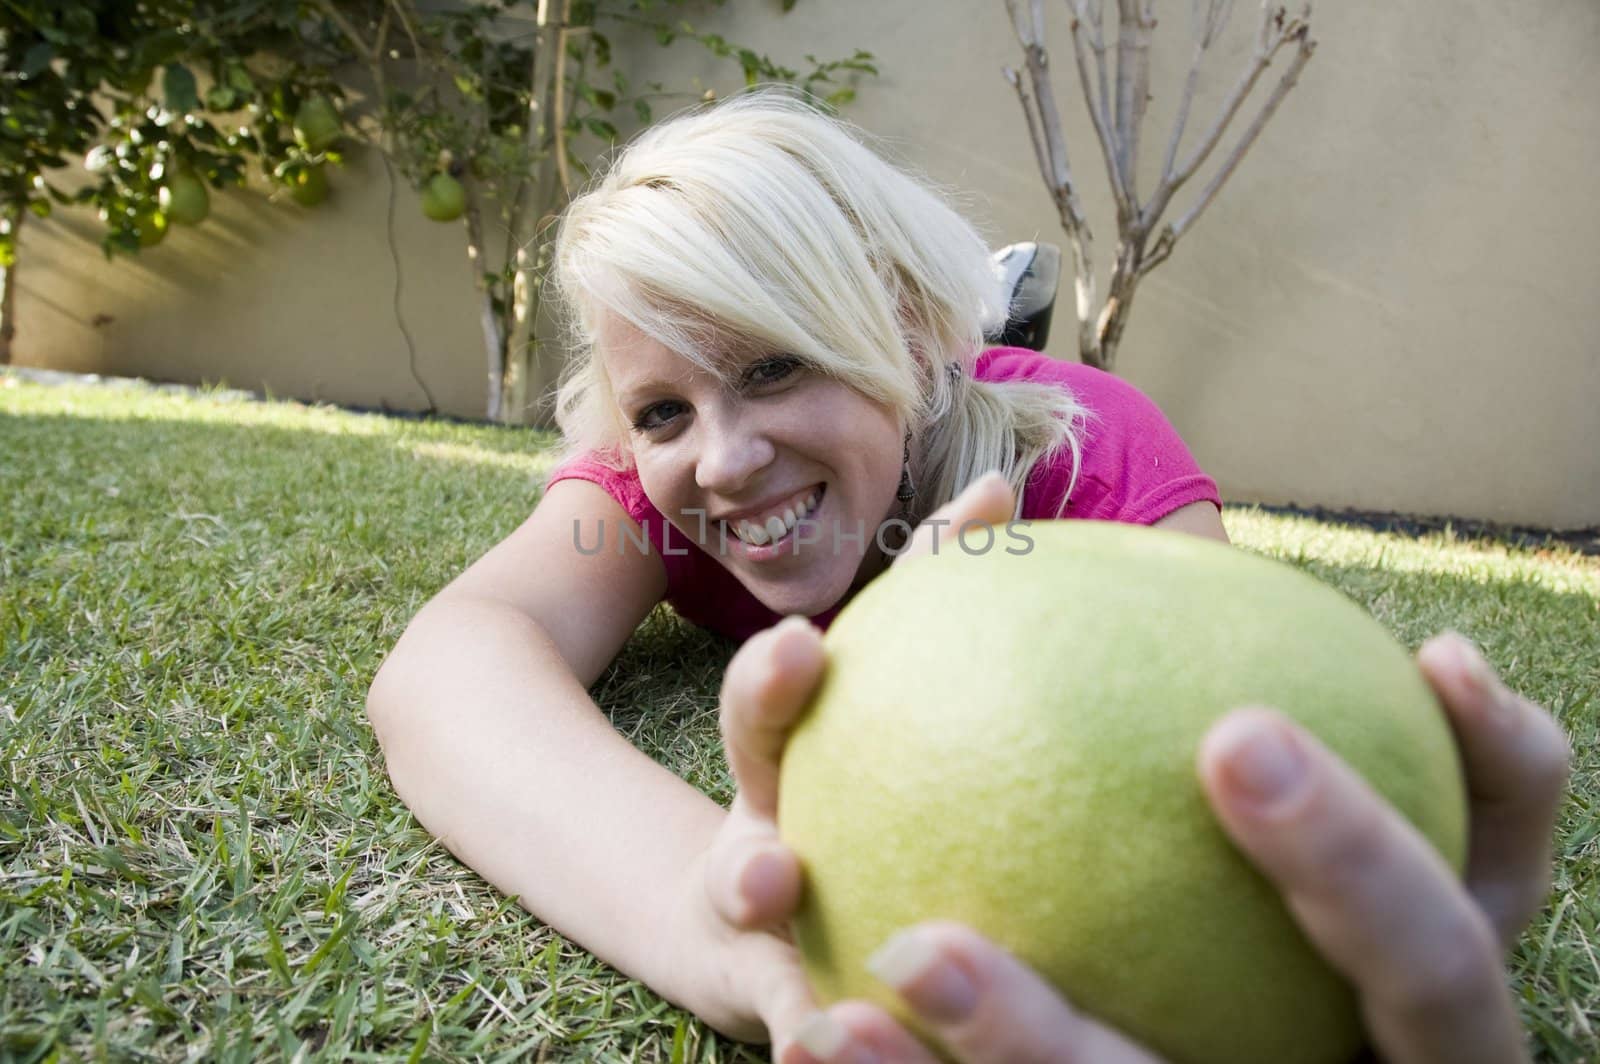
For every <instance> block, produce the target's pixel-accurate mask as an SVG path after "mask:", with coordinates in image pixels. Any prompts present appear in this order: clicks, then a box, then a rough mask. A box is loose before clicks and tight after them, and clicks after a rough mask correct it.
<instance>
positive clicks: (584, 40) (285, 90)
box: [0, 0, 876, 420]
mask: <svg viewBox="0 0 1600 1064" xmlns="http://www.w3.org/2000/svg"><path fill="white" fill-rule="evenodd" d="M725 2H726V0H451V2H443V0H432V2H418V0H247V2H238V0H140V2H139V3H137V4H132V3H126V2H122V0H65V2H54V0H5V3H4V4H3V5H0V60H3V62H4V68H3V73H0V112H3V118H0V265H3V266H4V267H5V268H6V269H5V295H4V301H3V303H0V318H3V322H4V328H5V331H6V342H5V343H4V345H3V346H0V362H3V361H6V360H7V358H8V354H9V350H8V349H9V335H10V331H11V330H12V328H13V318H14V314H13V313H12V298H11V293H12V291H13V289H14V287H15V286H14V269H15V265H16V251H17V236H18V230H19V229H20V226H21V224H22V219H23V218H24V217H25V216H26V215H27V214H28V213H32V214H35V215H38V216H41V217H47V216H48V215H49V214H50V212H51V211H52V210H54V209H56V208H58V207H63V206H71V205H87V206H90V207H93V208H95V209H97V210H98V212H99V215H100V217H101V219H102V220H103V221H104V222H105V224H106V231H105V236H104V246H105V249H106V252H107V254H108V255H112V254H119V253H123V254H138V253H139V252H140V250H141V249H143V248H148V247H150V246H152V245H154V244H157V243H159V242H160V241H161V240H162V238H163V236H164V235H165V233H166V231H167V228H168V226H169V224H172V223H175V222H182V221H189V222H191V223H192V222H196V221H199V220H200V219H203V218H204V216H205V214H206V210H207V209H208V202H207V199H206V197H208V196H209V193H208V192H207V191H206V189H208V188H209V189H220V188H225V187H229V186H239V185H244V184H246V183H247V180H248V176H249V173H250V171H251V169H252V167H254V168H256V169H258V170H259V172H260V173H262V174H263V175H265V176H266V177H268V178H269V179H270V180H272V181H274V182H277V183H280V184H282V185H283V186H284V187H285V188H286V190H288V191H289V192H290V193H291V194H292V196H293V198H294V199H295V200H296V201H298V202H300V203H302V204H305V205H312V204H315V203H316V202H319V201H320V200H321V198H322V197H323V196H324V195H325V194H326V189H327V187H328V185H329V182H328V179H327V167H328V164H334V165H337V164H338V163H340V162H341V161H342V158H343V152H344V150H345V149H346V148H347V147H348V145H350V144H351V143H353V142H361V143H365V144H368V145H371V146H373V147H376V148H377V149H379V150H380V151H381V152H382V153H383V156H384V158H385V160H386V162H387V163H389V164H390V165H392V166H393V167H394V168H395V169H396V170H398V171H399V173H401V174H403V175H404V178H405V179H406V180H407V181H409V183H410V184H411V185H412V186H413V187H414V188H416V189H417V190H418V191H419V192H420V193H421V195H422V202H423V206H424V210H425V211H426V213H427V214H428V216H429V217H432V218H435V219H438V220H452V221H453V220H455V219H456V218H460V219H462V221H463V223H464V225H465V228H466V252H467V256H466V257H467V262H468V264H469V268H470V269H471V270H472V271H473V280H474V283H475V286H476V291H477V293H478V297H479V299H480V301H481V303H482V306H481V308H480V314H479V317H480V320H481V321H482V322H483V326H484V329H483V331H484V348H485V355H486V358H487V362H488V385H487V391H488V396H487V402H486V407H487V412H488V414H489V416H490V417H491V418H494V419H500V420H516V419H520V418H522V417H523V416H524V413H525V409H526V399H527V395H526V394H525V392H526V388H527V386H528V385H529V384H530V383H531V378H532V376H533V375H534V365H533V360H534V359H536V357H537V350H536V340H535V337H534V335H533V333H534V325H533V322H534V320H535V319H536V317H537V311H538V297H539V293H538V285H539V276H540V269H541V267H542V265H543V256H544V252H545V250H546V241H547V237H548V232H549V225H548V223H549V222H550V220H551V219H553V218H554V217H555V215H556V214H558V213H559V211H560V210H561V208H562V207H563V206H564V205H565V203H566V201H567V199H568V198H569V197H570V195H571V194H572V191H573V190H574V188H575V187H576V185H577V184H579V183H581V181H582V180H583V179H584V178H585V177H586V176H587V174H588V172H589V161H590V160H591V159H592V158H594V157H595V155H596V154H597V153H600V152H603V151H605V150H606V149H608V148H610V147H611V146H612V145H614V144H615V143H616V141H617V140H618V139H619V137H620V136H621V135H622V133H623V130H624V128H625V127H626V126H628V125H632V124H645V123H648V122H650V121H651V120H652V119H653V118H654V117H655V116H656V113H657V111H658V110H659V109H660V107H661V105H662V104H663V102H665V103H666V104H668V105H670V106H672V107H674V108H676V107H678V106H682V105H683V104H686V103H688V102H690V101H692V100H694V99H695V98H696V97H697V96H698V95H699V92H700V89H699V88H698V87H696V89H695V91H694V92H689V91H687V87H672V88H669V87H667V86H664V85H662V84H660V83H655V82H642V81H641V80H640V79H639V78H638V77H636V76H635V75H633V74H632V73H630V70H629V64H628V63H627V62H626V61H625V60H624V57H622V56H620V55H619V54H617V52H616V51H615V50H614V48H613V38H614V37H618V36H619V31H621V32H622V33H626V34H628V35H629V39H630V40H640V39H643V40H647V41H653V42H654V43H655V44H656V45H658V46H661V47H671V46H674V45H691V46H697V47H700V48H703V49H705V50H706V51H707V52H708V53H710V54H711V55H712V56H715V57H716V58H717V59H719V60H721V61H725V62H727V63H730V64H733V65H735V66H736V68H737V69H738V70H739V71H740V73H741V74H742V77H743V79H744V81H745V82H746V83H747V84H755V83H757V82H763V81H786V82H792V83H795V84H798V85H800V86H801V87H803V88H805V89H806V90H807V91H809V92H811V93H813V94H814V95H815V96H816V97H817V98H818V99H819V100H821V101H824V104H825V105H831V106H842V105H844V104H847V103H848V102H850V100H851V99H852V98H853V96H854V93H855V88H854V82H855V80H856V79H857V78H858V77H859V76H861V75H864V74H865V75H870V74H875V73H876V70H875V69H874V67H873V65H872V56H871V55H870V54H868V53H866V52H862V51H859V50H858V51H855V52H854V53H853V54H851V55H849V56H847V57H844V58H839V59H832V60H823V59H819V58H817V57H815V56H811V55H807V56H806V57H805V65H804V66H803V67H801V68H799V69H796V68H793V67H789V66H785V65H783V64H781V63H779V62H777V61H775V60H774V59H772V58H770V57H769V56H767V55H765V54H763V53H761V52H758V51H756V50H755V49H752V48H749V47H745V46H743V45H740V44H738V43H736V42H733V41H730V40H727V39H726V38H724V37H723V36H721V35H718V34H715V33H708V32H703V31H701V30H699V29H697V28H696V27H695V25H694V24H693V23H692V22H691V21H690V18H691V17H698V14H699V13H704V12H707V11H710V10H713V9H715V8H717V7H721V6H723V5H724V3H725ZM793 6H794V0H783V3H782V4H781V8H782V11H784V12H787V11H788V10H789V9H790V8H792V7H793ZM357 99H359V100H360V101H362V105H361V107H360V108H359V109H358V108H355V107H348V106H345V104H346V101H347V100H348V101H354V100H357ZM80 161H81V162H82V164H83V168H84V169H86V170H87V171H88V174H89V178H88V180H87V181H85V180H84V179H83V177H82V173H83V171H82V170H80V169H79V168H78V166H77V164H78V163H79V162H80ZM419 383H420V382H419ZM508 386H509V387H510V390H511V393H512V394H510V395H509V396H507V395H506V394H505V392H506V389H507V387H508ZM429 401H430V405H431V397H430V400H429Z"/></svg>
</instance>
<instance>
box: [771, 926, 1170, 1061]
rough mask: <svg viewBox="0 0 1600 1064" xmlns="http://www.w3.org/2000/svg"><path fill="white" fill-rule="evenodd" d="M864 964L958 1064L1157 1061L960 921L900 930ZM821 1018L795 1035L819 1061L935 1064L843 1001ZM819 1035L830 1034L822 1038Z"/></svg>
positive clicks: (896, 1032)
mask: <svg viewBox="0 0 1600 1064" xmlns="http://www.w3.org/2000/svg"><path fill="white" fill-rule="evenodd" d="M867 963H868V967H869V969H871V970H872V972H873V974H874V975H876V976H877V977H878V978H880V979H882V980H883V981H884V982H885V983H887V984H888V985H890V986H891V987H893V988H894V989H895V990H896V991H897V992H898V993H899V994H900V996H901V997H902V998H903V999H904V1000H905V1002H906V1004H907V1005H908V1006H909V1007H910V1009H911V1010H912V1012H913V1013H914V1014H915V1015H916V1016H917V1018H918V1019H919V1020H920V1021H921V1022H922V1023H923V1024H925V1025H926V1026H927V1028H928V1030H929V1031H930V1032H931V1033H932V1034H933V1035H934V1036H935V1037H936V1038H937V1039H938V1040H939V1041H940V1043H941V1044H942V1048H943V1049H944V1050H945V1051H946V1052H947V1053H948V1054H949V1055H950V1056H951V1057H953V1058H954V1059H955V1060H958V1061H962V1062H964V1064H1002V1062H1004V1064H1030V1062H1034V1061H1038V1062H1044V1061H1051V1062H1056V1064H1075V1062H1080V1061H1081V1062H1089V1061H1093V1062H1094V1064H1159V1062H1158V1060H1157V1058H1156V1057H1155V1056H1153V1055H1152V1054H1151V1053H1150V1052H1149V1051H1148V1050H1145V1049H1143V1048H1141V1047H1140V1046H1138V1045H1136V1044H1134V1043H1133V1042H1131V1041H1129V1040H1128V1039H1127V1038H1125V1037H1123V1036H1122V1035H1121V1034H1118V1033H1117V1032H1116V1031H1113V1030H1112V1029H1110V1028H1109V1027H1106V1026H1104V1025H1102V1024H1100V1023H1097V1022H1095V1021H1094V1020H1091V1019H1089V1018H1088V1017H1086V1016H1084V1015H1083V1014H1081V1013H1079V1012H1078V1011H1077V1010H1075V1009H1074V1008H1072V1006H1071V1005H1069V1004H1067V1002H1066V1001H1065V1000H1064V999H1063V998H1062V997H1061V995H1060V994H1058V993H1057V992H1056V990H1055V989H1054V988H1053V987H1051V986H1050V984H1048V983H1046V982H1045V981H1044V979H1043V978H1041V977H1040V976H1039V974H1038V973H1037V972H1034V971H1033V970H1032V969H1030V968H1028V967H1027V966H1026V965H1024V964H1023V963H1022V962H1021V961H1019V960H1017V959H1016V958H1015V957H1013V956H1012V955H1011V954H1009V953H1007V952H1006V951H1005V950H1002V949H1000V948H999V947H998V946H996V945H994V944H993V943H992V942H990V941H989V940H987V939H985V938H984V937H983V936H981V935H979V934H978V933H977V932H976V931H973V930H972V929H971V928H968V927H965V926H963V925H961V924H955V923H949V922H946V921H936V922H931V923H925V924H919V925H918V926H916V927H914V928H910V929H908V930H906V931H902V932H900V933H899V934H897V935H895V936H894V937H892V938H891V939H890V940H889V941H888V942H887V943H886V944H885V945H884V946H883V948H882V949H880V950H879V951H878V952H877V953H876V954H874V955H873V957H872V959H871V960H869V961H868V962H867ZM824 1016H826V1017H827V1019H822V1020H819V1019H816V1018H813V1019H811V1020H809V1021H807V1024H806V1025H804V1026H803V1027H802V1028H801V1030H800V1032H799V1036H800V1037H801V1038H802V1039H803V1040H806V1044H807V1048H808V1050H809V1051H810V1052H811V1054H812V1055H813V1056H815V1057H817V1058H818V1059H821V1060H830V1061H835V1060H837V1061H845V1060H851V1059H854V1058H853V1057H852V1056H851V1054H852V1053H853V1052H854V1051H855V1050H857V1049H860V1048H866V1049H869V1050H871V1051H873V1052H874V1053H876V1054H877V1056H878V1058H879V1059H882V1060H894V1061H898V1060H907V1061H915V1062H920V1061H923V1060H930V1059H934V1058H933V1057H932V1056H931V1054H929V1053H928V1051H927V1050H926V1049H925V1048H924V1047H923V1046H922V1045H921V1044H920V1043H919V1042H918V1041H917V1040H916V1039H915V1038H914V1037H913V1036H912V1035H911V1034H909V1033H907V1032H906V1031H905V1030H904V1029H903V1028H902V1027H900V1026H899V1025H898V1024H895V1023H894V1022H893V1021H892V1020H891V1019H889V1017H888V1015H887V1013H884V1012H883V1011H882V1010H880V1009H875V1008H873V1007H871V1006H867V1005H865V1004H862V1003H855V1002H850V1003H845V1004H842V1005H837V1006H835V1007H834V1008H833V1009H831V1010H829V1014H824ZM828 1019H831V1020H832V1021H833V1024H836V1025H837V1026H836V1028H830V1026H829V1023H828ZM839 1028H842V1029H843V1032H844V1034H843V1037H842V1038H841V1037H838V1029H839ZM819 1031H822V1032H824V1033H827V1034H830V1035H833V1036H834V1037H831V1038H830V1039H828V1040H826V1041H823V1040H820V1039H818V1038H817V1034H818V1032H819Z"/></svg>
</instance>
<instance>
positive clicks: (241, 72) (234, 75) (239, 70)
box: [227, 62, 256, 96]
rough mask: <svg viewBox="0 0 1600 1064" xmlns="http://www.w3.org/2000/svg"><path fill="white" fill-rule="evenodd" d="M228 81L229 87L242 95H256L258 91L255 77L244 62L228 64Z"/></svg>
mask: <svg viewBox="0 0 1600 1064" xmlns="http://www.w3.org/2000/svg"><path fill="white" fill-rule="evenodd" d="M227 81H228V87H229V88H230V89H232V90H233V91H234V92H236V93H238V94H239V95H241V96H254V95H255V93H256V83H255V79H254V78H252V77H251V76H250V71H248V70H246V69H245V66H244V64H243V63H240V62H230V63H229V64H228V74H227Z"/></svg>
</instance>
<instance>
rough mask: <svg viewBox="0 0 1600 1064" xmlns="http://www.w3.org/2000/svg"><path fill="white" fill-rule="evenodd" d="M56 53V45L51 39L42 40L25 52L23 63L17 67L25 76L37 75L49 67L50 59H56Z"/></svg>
mask: <svg viewBox="0 0 1600 1064" xmlns="http://www.w3.org/2000/svg"><path fill="white" fill-rule="evenodd" d="M55 55H56V49H55V46H54V45H52V44H51V43H50V42H49V41H40V42H39V43H37V44H35V45H34V46H33V47H32V48H29V49H28V50H27V51H26V52H24V53H23V55H22V65H21V66H20V67H18V68H17V69H18V73H20V74H21V75H22V76H23V77H24V78H32V77H37V76H38V75H39V74H41V73H43V72H44V71H46V70H48V69H49V67H50V60H52V59H54V58H55Z"/></svg>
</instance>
